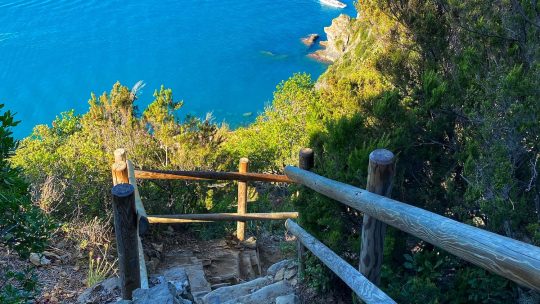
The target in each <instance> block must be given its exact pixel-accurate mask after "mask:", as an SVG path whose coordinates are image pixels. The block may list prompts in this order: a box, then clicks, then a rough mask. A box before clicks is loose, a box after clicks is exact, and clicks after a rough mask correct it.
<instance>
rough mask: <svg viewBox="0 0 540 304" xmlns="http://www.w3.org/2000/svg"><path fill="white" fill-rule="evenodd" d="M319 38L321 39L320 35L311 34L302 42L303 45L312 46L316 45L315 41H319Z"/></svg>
mask: <svg viewBox="0 0 540 304" xmlns="http://www.w3.org/2000/svg"><path fill="white" fill-rule="evenodd" d="M319 37H320V36H319V34H309V35H307V36H306V37H304V38H302V39H300V40H301V41H302V43H303V44H305V45H307V46H312V45H313V44H314V43H315V41H317V39H319Z"/></svg>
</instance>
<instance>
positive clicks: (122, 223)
mask: <svg viewBox="0 0 540 304" xmlns="http://www.w3.org/2000/svg"><path fill="white" fill-rule="evenodd" d="M112 196H113V203H112V205H113V211H114V233H115V235H116V247H117V251H118V266H119V270H120V273H119V277H120V289H121V290H122V298H123V299H126V300H131V296H132V293H133V291H134V290H135V289H137V288H140V287H141V276H140V272H139V244H138V231H137V213H136V210H135V188H133V186H132V185H130V184H126V183H122V184H118V185H116V186H114V187H113V188H112Z"/></svg>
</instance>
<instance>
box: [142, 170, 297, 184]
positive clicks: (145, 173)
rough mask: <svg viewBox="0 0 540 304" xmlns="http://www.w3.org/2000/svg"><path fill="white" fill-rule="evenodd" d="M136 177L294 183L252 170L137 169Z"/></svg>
mask: <svg viewBox="0 0 540 304" xmlns="http://www.w3.org/2000/svg"><path fill="white" fill-rule="evenodd" d="M135 177H136V178H140V179H180V180H234V181H243V182H257V181H258V182H276V183H292V181H291V180H290V179H289V178H288V177H287V176H286V175H281V174H266V173H251V172H248V173H239V172H218V171H170V170H135Z"/></svg>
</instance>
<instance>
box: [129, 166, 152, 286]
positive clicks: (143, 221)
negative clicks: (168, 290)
mask: <svg viewBox="0 0 540 304" xmlns="http://www.w3.org/2000/svg"><path fill="white" fill-rule="evenodd" d="M126 164H127V171H128V180H129V184H130V185H132V186H133V188H134V189H135V209H136V211H137V231H138V246H139V270H140V272H141V288H143V289H148V288H149V286H148V272H147V270H146V261H145V260H144V252H143V250H142V240H141V237H140V236H141V235H143V234H145V233H146V231H148V229H149V227H150V223H149V222H148V219H147V215H146V210H145V209H144V205H143V203H142V200H141V196H140V195H139V188H138V187H137V180H136V179H135V168H134V166H133V162H131V160H129V159H128V160H126Z"/></svg>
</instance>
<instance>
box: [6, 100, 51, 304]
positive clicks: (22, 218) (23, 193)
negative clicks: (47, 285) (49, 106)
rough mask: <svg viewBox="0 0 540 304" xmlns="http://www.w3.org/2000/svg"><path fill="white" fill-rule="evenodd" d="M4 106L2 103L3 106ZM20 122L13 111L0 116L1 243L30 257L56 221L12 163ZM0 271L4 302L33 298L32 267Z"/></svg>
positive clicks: (42, 243)
mask: <svg viewBox="0 0 540 304" xmlns="http://www.w3.org/2000/svg"><path fill="white" fill-rule="evenodd" d="M3 107H4V105H3V104H0V109H3ZM17 124H18V122H17V121H15V120H14V117H13V115H12V114H11V112H10V111H5V112H4V113H2V115H0V214H2V217H0V244H2V245H4V246H7V248H10V249H14V250H15V251H16V252H17V253H18V254H19V256H20V257H21V258H28V256H29V255H30V253H31V252H41V251H43V250H44V248H45V245H46V242H47V239H48V235H49V233H50V231H51V230H52V228H53V224H52V222H51V221H50V220H49V219H48V218H47V217H46V216H45V215H44V214H43V213H42V212H41V210H40V209H39V208H37V207H35V206H34V205H33V204H32V202H31V201H30V196H29V194H28V184H26V182H25V181H24V180H23V178H22V177H21V176H20V172H19V171H18V170H16V169H14V168H12V167H11V165H10V164H9V162H8V158H9V157H10V156H12V154H13V152H14V150H15V147H16V145H17V142H16V141H15V139H14V138H13V136H12V132H11V128H13V127H15V126H16V125H17ZM3 268H4V267H3ZM0 273H3V274H4V275H3V278H0V302H1V303H26V302H28V301H30V299H32V297H33V296H34V294H35V291H36V281H35V279H34V277H33V275H32V273H31V270H30V269H26V270H22V271H15V270H13V269H2V271H1V272H0Z"/></svg>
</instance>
